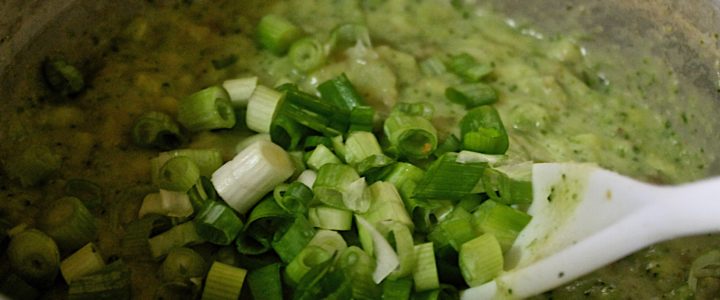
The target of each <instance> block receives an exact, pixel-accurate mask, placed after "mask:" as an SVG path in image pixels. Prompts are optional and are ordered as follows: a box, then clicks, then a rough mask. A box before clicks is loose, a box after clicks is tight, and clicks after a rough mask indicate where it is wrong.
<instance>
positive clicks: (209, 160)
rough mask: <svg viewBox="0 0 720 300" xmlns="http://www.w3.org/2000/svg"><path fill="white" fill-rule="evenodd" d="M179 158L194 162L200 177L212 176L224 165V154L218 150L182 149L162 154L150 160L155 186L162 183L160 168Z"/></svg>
mask: <svg viewBox="0 0 720 300" xmlns="http://www.w3.org/2000/svg"><path fill="white" fill-rule="evenodd" d="M178 156H184V157H187V158H189V159H190V160H192V161H193V162H194V163H195V165H196V166H197V168H198V170H199V171H200V176H211V175H212V174H213V172H215V170H217V169H218V168H220V166H221V165H222V164H223V158H222V154H221V153H220V151H218V150H216V149H180V150H173V151H168V152H162V153H160V154H159V155H158V156H157V157H155V158H153V159H151V160H150V174H151V177H152V181H153V184H155V185H158V183H159V182H160V175H161V174H160V168H162V166H163V165H165V163H166V162H167V161H168V160H170V159H172V158H174V157H178Z"/></svg>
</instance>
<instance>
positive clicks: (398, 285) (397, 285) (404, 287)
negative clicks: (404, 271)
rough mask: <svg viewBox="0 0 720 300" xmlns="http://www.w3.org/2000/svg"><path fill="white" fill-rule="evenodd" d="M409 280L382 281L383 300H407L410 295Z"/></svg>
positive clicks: (410, 286) (410, 281) (410, 280)
mask: <svg viewBox="0 0 720 300" xmlns="http://www.w3.org/2000/svg"><path fill="white" fill-rule="evenodd" d="M412 286H413V282H412V279H411V278H407V277H406V278H398V279H387V280H385V281H383V284H382V288H383V293H382V299H383V300H409V299H410V295H411V294H412Z"/></svg>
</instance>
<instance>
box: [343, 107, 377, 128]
mask: <svg viewBox="0 0 720 300" xmlns="http://www.w3.org/2000/svg"><path fill="white" fill-rule="evenodd" d="M374 123H375V109H373V108H372V107H370V106H367V105H361V106H356V107H355V108H353V110H352V111H351V112H350V128H348V131H349V132H354V131H367V132H372V131H373V128H374V127H375V126H374V125H375V124H374Z"/></svg>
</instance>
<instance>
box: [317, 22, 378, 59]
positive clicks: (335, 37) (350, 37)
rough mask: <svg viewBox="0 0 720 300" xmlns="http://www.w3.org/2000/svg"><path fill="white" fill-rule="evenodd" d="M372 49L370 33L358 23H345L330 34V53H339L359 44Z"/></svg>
mask: <svg viewBox="0 0 720 300" xmlns="http://www.w3.org/2000/svg"><path fill="white" fill-rule="evenodd" d="M358 43H359V44H360V45H363V46H365V47H371V46H372V43H371V42H370V32H369V31H368V28H367V27H366V26H365V25H361V24H356V23H345V24H340V25H338V26H337V27H335V28H334V29H333V30H332V32H331V33H330V40H329V42H328V46H327V48H328V49H329V50H328V52H334V51H338V50H341V49H344V48H348V47H353V46H355V45H357V44H358Z"/></svg>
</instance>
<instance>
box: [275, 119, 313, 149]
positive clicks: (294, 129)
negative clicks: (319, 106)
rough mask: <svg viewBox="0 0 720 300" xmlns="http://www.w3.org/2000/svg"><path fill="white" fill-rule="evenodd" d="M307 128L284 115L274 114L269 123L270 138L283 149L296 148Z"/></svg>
mask: <svg viewBox="0 0 720 300" xmlns="http://www.w3.org/2000/svg"><path fill="white" fill-rule="evenodd" d="M307 132H308V128H307V127H305V126H303V125H300V123H298V122H295V121H294V120H292V119H290V118H288V117H286V116H284V115H279V116H276V117H275V118H274V119H273V121H272V123H271V124H270V139H271V140H272V142H273V143H275V144H278V145H280V146H282V147H283V148H285V149H297V148H298V146H299V145H300V140H301V139H302V138H303V137H304V136H305V135H306V134H307Z"/></svg>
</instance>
